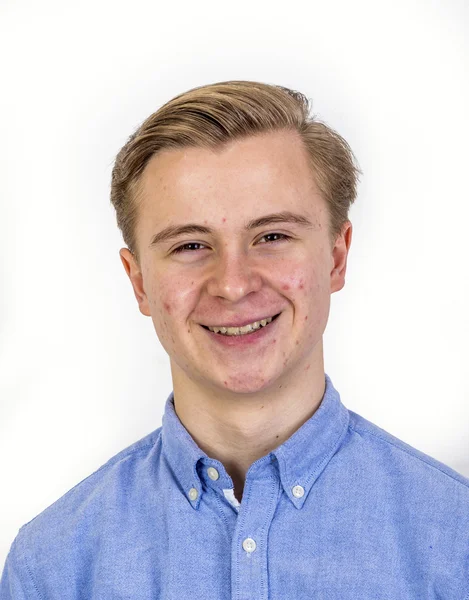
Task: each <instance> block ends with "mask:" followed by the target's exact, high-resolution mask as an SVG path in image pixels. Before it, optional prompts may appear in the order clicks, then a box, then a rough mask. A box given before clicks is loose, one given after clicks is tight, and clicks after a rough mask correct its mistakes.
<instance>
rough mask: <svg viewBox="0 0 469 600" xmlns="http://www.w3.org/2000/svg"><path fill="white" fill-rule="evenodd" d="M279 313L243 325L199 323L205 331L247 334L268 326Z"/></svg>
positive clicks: (221, 333) (222, 333)
mask: <svg viewBox="0 0 469 600" xmlns="http://www.w3.org/2000/svg"><path fill="white" fill-rule="evenodd" d="M280 314H281V313H278V314H277V315H274V316H273V317H267V319H262V320H260V321H255V322H254V323H249V324H248V325H245V326H244V327H223V326H220V327H208V326H207V325H201V327H203V328H204V329H207V331H210V332H212V333H216V334H218V335H226V336H231V335H249V334H250V333H255V332H256V331H259V329H262V328H263V327H268V325H269V324H270V323H272V322H273V321H275V319H276V318H277V317H278V316H280Z"/></svg>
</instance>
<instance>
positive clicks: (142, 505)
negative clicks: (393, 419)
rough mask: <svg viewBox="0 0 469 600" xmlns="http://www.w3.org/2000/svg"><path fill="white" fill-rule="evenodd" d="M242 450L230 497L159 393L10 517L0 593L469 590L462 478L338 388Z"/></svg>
mask: <svg viewBox="0 0 469 600" xmlns="http://www.w3.org/2000/svg"><path fill="white" fill-rule="evenodd" d="M325 378H326V389H325V393H324V397H323V399H322V402H321V404H320V406H319V408H318V410H317V411H316V412H315V413H314V415H313V416H312V417H311V418H310V419H309V420H308V421H306V422H305V423H304V424H303V425H302V426H301V427H300V428H299V429H298V430H297V431H296V432H295V433H294V434H293V435H292V436H291V437H290V438H289V439H288V440H287V441H286V442H285V443H283V444H282V445H280V446H279V447H277V448H276V449H275V450H273V451H272V452H270V453H269V454H268V455H267V456H264V457H262V458H260V459H259V460H257V461H256V462H254V463H253V464H252V465H251V467H250V469H249V470H248V472H247V476H246V481H245V486H244V492H243V498H242V502H241V504H239V503H238V502H237V500H236V498H235V496H234V494H233V482H232V480H231V478H230V477H229V475H228V474H227V472H226V470H225V468H224V466H223V464H222V463H221V462H219V461H217V460H214V459H213V458H210V457H209V456H207V454H205V453H204V452H203V451H202V450H201V449H200V448H199V447H198V446H197V444H196V443H195V442H194V440H193V439H192V437H191V436H190V434H189V433H188V431H187V430H186V429H185V428H184V426H183V425H182V423H181V421H180V420H179V418H178V416H177V414H176V413H175V410H174V403H173V395H170V396H169V398H168V399H167V401H166V406H165V413H164V416H163V424H162V427H160V428H159V429H157V430H156V431H154V432H153V433H151V434H149V435H148V436H146V437H145V438H143V439H141V440H140V441H138V442H136V443H135V444H133V445H132V446H130V447H129V448H127V449H126V450H123V451H122V452H120V453H119V454H117V455H116V456H115V457H114V458H112V459H111V460H110V461H108V462H107V463H106V464H105V465H104V466H102V467H101V468H100V469H99V470H98V471H96V472H95V473H93V474H92V475H90V476H89V477H88V478H86V479H85V480H84V481H82V482H81V483H79V484H78V485H77V486H75V487H74V488H72V489H71V490H70V491H69V492H67V493H66V494H65V495H64V496H63V497H62V498H60V499H59V500H57V501H56V502H55V503H54V504H52V505H51V506H50V507H49V508H47V509H46V510H44V511H43V512H42V513H41V514H40V515H38V516H37V517H35V518H34V519H33V520H32V521H30V522H29V523H27V524H26V525H24V526H23V527H22V528H21V529H20V530H19V532H18V535H17V536H16V538H15V540H14V541H13V544H12V546H11V549H10V553H9V555H8V558H7V561H6V564H5V568H4V571H3V576H2V580H1V584H0V598H1V599H2V600H7V599H10V598H15V599H17V600H23V599H31V600H32V599H35V600H37V599H42V600H88V599H96V600H97V599H100V600H101V599H103V600H104V599H106V600H107V599H109V600H120V599H122V600H123V599H124V598H125V599H129V600H130V599H131V600H140V599H141V600H150V599H151V600H194V599H196V600H199V599H200V600H202V599H203V600H228V599H232V600H253V599H255V600H306V599H308V600H311V599H320V600H348V599H354V600H356V599H359V600H368V599H370V600H371V599H373V600H401V599H402V600H412V599H415V600H417V599H418V600H423V599H434V600H436V599H438V600H468V599H469V480H468V479H466V478H465V477H463V476H462V475H459V474H458V473H457V472H455V471H454V470H452V469H450V468H449V467H447V466H445V465H444V464H442V463H440V462H438V461H436V460H434V459H433V458H431V457H429V456H427V455H426V454H423V453H422V452H420V451H418V450H416V449H414V448H412V447H411V446H409V445H407V444H405V443H404V442H402V441H400V440H399V439H397V438H395V437H393V436H392V435H390V434H389V433H387V432H386V431H384V430H382V429H380V428H379V427H378V426H376V425H374V424H373V423H371V422H370V421H368V420H366V419H364V418H363V417H361V416H359V415H358V414H356V413H354V412H353V411H350V410H348V409H347V408H346V407H345V406H344V405H343V404H342V402H341V400H340V396H339V394H338V392H337V391H336V390H335V388H334V387H333V385H332V383H331V380H330V378H329V377H328V376H327V375H326V376H325Z"/></svg>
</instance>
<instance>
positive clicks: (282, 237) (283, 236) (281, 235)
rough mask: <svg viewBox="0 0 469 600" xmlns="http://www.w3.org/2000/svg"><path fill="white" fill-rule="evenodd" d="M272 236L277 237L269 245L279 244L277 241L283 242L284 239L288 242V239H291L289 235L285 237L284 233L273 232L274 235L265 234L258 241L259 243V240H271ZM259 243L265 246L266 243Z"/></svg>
mask: <svg viewBox="0 0 469 600" xmlns="http://www.w3.org/2000/svg"><path fill="white" fill-rule="evenodd" d="M273 236H276V237H277V239H275V240H272V241H271V243H272V242H279V241H281V240H283V239H285V240H290V239H291V237H290V236H289V235H285V234H284V233H278V232H275V233H266V234H265V235H263V236H262V237H261V238H260V239H259V242H260V240H263V239H265V238H272V237H273ZM278 238H280V239H278ZM261 243H263V244H265V243H266V242H261Z"/></svg>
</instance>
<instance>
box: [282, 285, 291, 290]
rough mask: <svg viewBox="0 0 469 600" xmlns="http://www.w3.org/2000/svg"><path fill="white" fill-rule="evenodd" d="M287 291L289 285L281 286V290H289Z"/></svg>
mask: <svg viewBox="0 0 469 600" xmlns="http://www.w3.org/2000/svg"><path fill="white" fill-rule="evenodd" d="M289 289H290V286H289V285H286V284H285V285H283V286H282V290H289Z"/></svg>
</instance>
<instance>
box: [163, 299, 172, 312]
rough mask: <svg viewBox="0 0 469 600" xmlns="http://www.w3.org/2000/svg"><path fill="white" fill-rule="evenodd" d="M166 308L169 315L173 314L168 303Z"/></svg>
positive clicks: (165, 305) (165, 304)
mask: <svg viewBox="0 0 469 600" xmlns="http://www.w3.org/2000/svg"><path fill="white" fill-rule="evenodd" d="M164 307H165V309H166V310H167V312H168V314H171V306H170V305H169V304H168V303H167V302H165V303H164Z"/></svg>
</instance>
